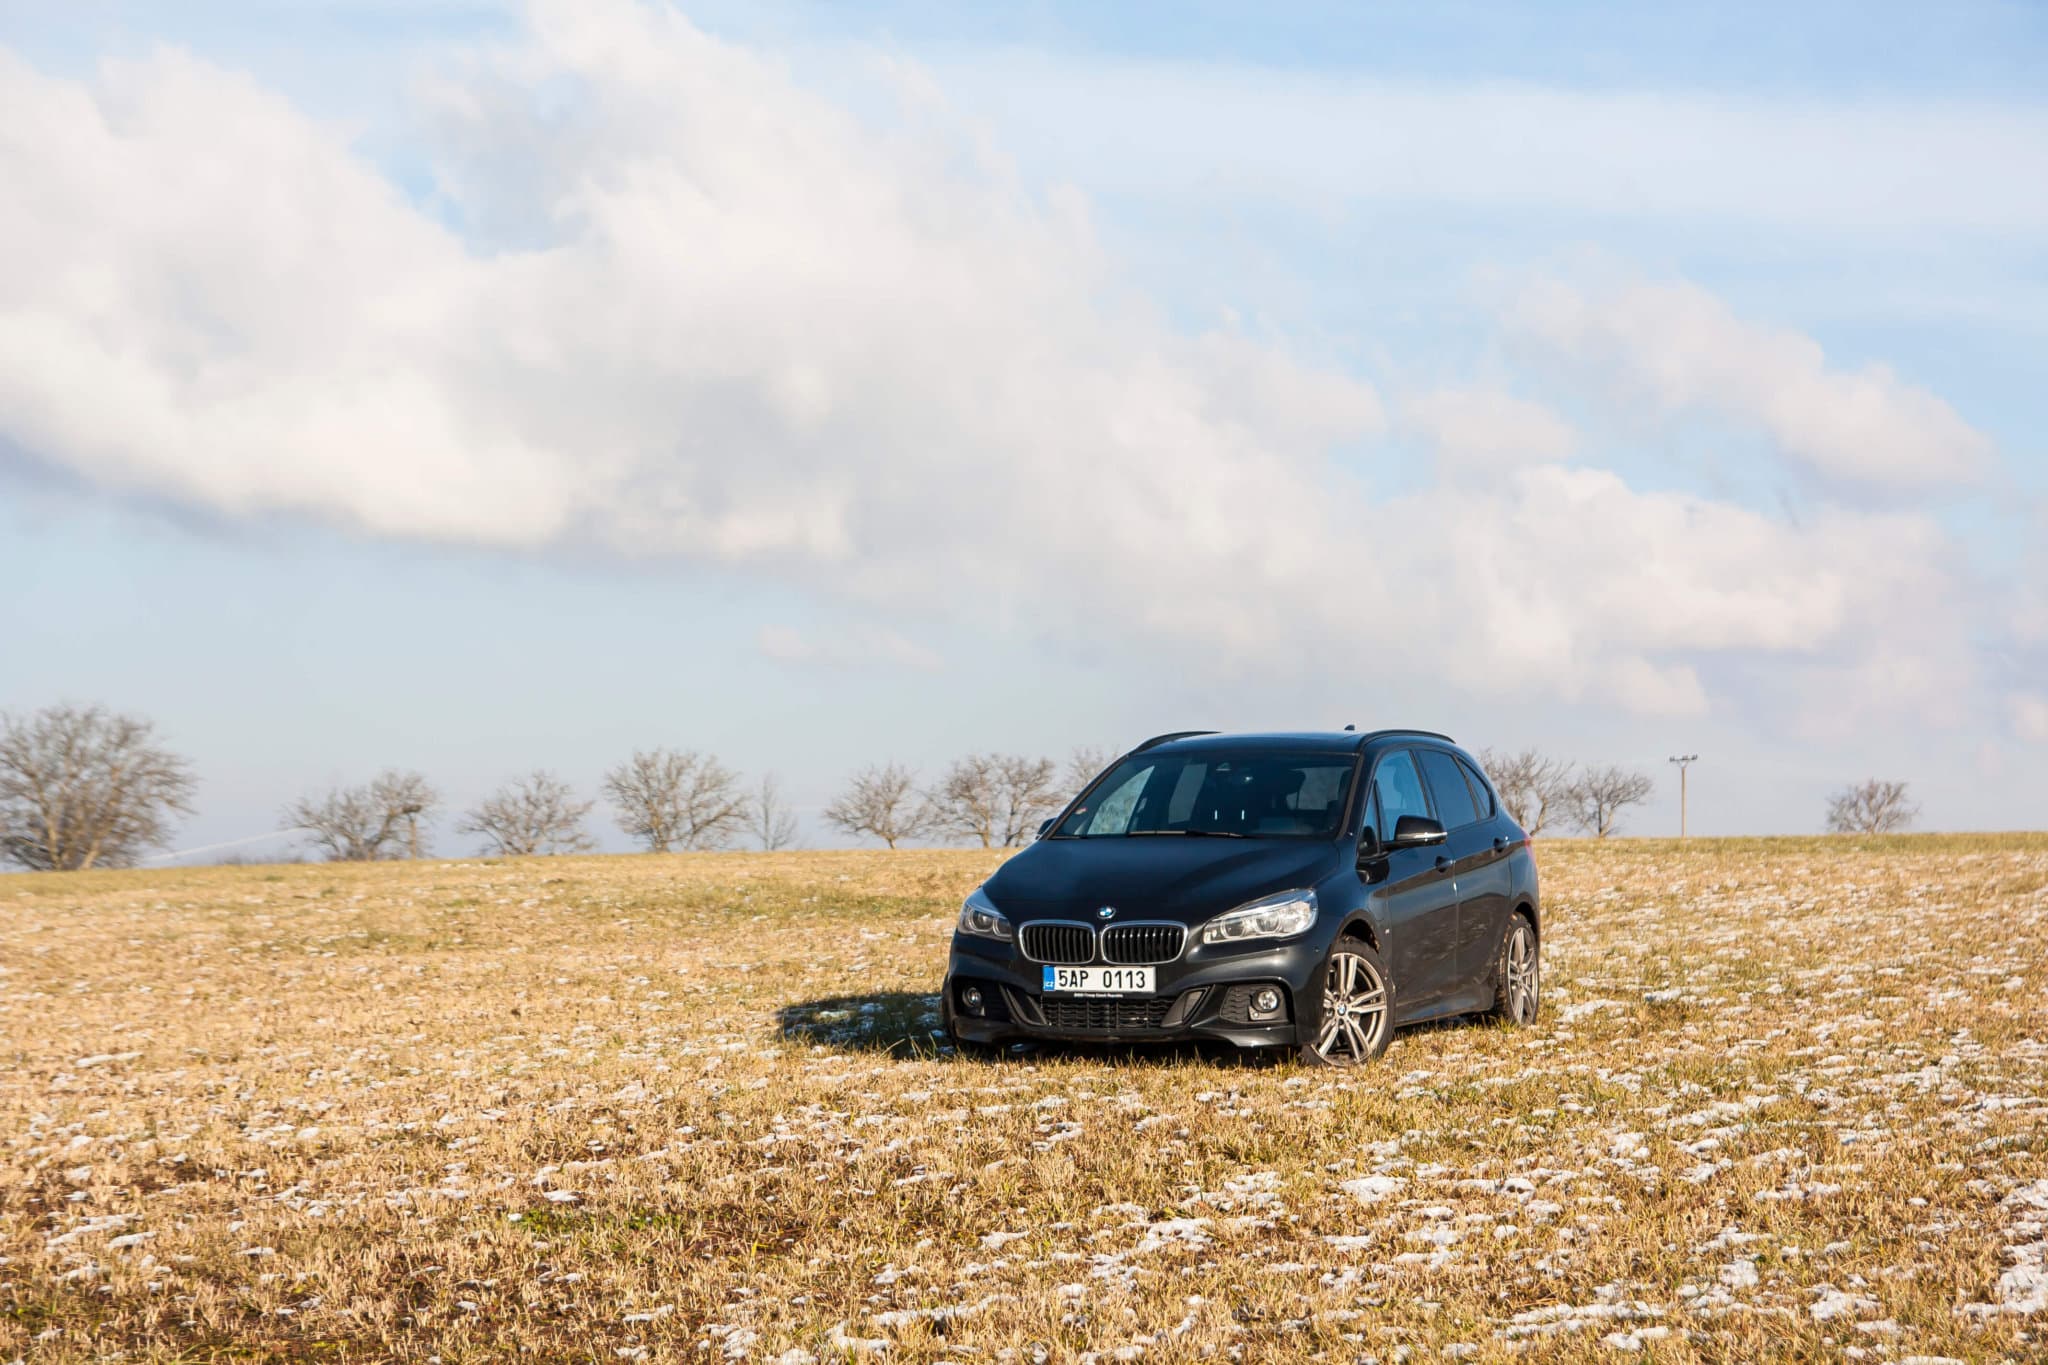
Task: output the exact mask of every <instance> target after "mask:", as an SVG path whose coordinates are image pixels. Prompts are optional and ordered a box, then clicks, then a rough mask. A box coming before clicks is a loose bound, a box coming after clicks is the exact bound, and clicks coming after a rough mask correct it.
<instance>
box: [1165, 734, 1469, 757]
mask: <svg viewBox="0 0 2048 1365" xmlns="http://www.w3.org/2000/svg"><path fill="white" fill-rule="evenodd" d="M1396 736H1398V737H1400V738H1403V739H1434V740H1441V741H1442V742H1444V743H1446V744H1451V743H1455V741H1453V740H1452V739H1451V737H1450V736H1449V735H1440V734H1437V733H1436V732H1435V731H1433V730H1369V731H1365V732H1363V733H1361V732H1359V731H1356V730H1264V731H1253V732H1249V733H1240V734H1227V733H1220V732H1217V731H1209V730H1192V731H1185V730H1184V731H1177V732H1174V733H1172V734H1167V735H1160V736H1157V737H1155V738H1153V739H1150V740H1147V741H1146V742H1145V743H1143V744H1141V745H1139V746H1138V748H1139V749H1141V750H1145V751H1148V752H1149V751H1151V750H1154V749H1171V750H1174V751H1176V752H1200V751H1203V750H1215V749H1228V750H1231V751H1232V752H1234V753H1243V752H1245V751H1246V750H1251V751H1253V752H1258V751H1260V750H1264V751H1267V752H1271V753H1283V752H1284V753H1333V754H1351V753H1357V752H1358V751H1359V750H1360V749H1362V748H1364V747H1365V745H1366V744H1367V743H1369V742H1371V741H1373V740H1380V739H1389V738H1393V737H1396ZM1134 752H1135V751H1134Z"/></svg>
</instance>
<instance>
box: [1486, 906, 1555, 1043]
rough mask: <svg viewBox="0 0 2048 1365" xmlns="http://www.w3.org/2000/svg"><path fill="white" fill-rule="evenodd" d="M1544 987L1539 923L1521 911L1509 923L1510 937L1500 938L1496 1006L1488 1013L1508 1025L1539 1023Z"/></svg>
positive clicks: (1494, 976) (1496, 977) (1495, 983)
mask: <svg viewBox="0 0 2048 1365" xmlns="http://www.w3.org/2000/svg"><path fill="white" fill-rule="evenodd" d="M1542 986H1543V961H1542V958H1541V956H1540V955H1539V949H1538V947H1537V943H1536V926H1534V925H1532V924H1531V923H1529V921H1528V920H1527V919H1526V918H1524V917H1523V916H1522V915H1520V914H1517V915H1516V916H1515V917H1514V919H1513V920H1511V921H1510V922H1509V924H1508V932H1507V937H1505V938H1503V939H1502V940H1501V941H1500V961H1498V962H1497V963H1495V964H1494V969H1493V1008H1492V1009H1490V1010H1488V1011H1487V1016H1488V1017H1489V1018H1493V1019H1499V1020H1501V1021H1502V1022H1503V1023H1508V1024H1516V1025H1528V1024H1533V1023H1535V1022H1536V1013H1537V1010H1538V1009H1539V1008H1540V1007H1541V1002H1540V999H1539V993H1540V992H1541V990H1542Z"/></svg>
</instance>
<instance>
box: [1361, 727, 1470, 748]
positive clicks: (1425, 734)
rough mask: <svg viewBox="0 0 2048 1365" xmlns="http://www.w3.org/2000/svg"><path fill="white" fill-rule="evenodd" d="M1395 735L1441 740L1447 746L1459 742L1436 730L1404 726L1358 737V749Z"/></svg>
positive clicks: (1371, 732)
mask: <svg viewBox="0 0 2048 1365" xmlns="http://www.w3.org/2000/svg"><path fill="white" fill-rule="evenodd" d="M1394 735H1417V736H1420V737H1421V738H1423V739H1440V740H1442V741H1443V742H1444V743H1446V744H1456V743H1457V742H1458V741H1457V740H1455V739H1452V738H1451V737H1450V736H1449V735H1445V734H1439V733H1438V732H1437V731H1435V730H1411V729H1408V728H1406V727H1405V726H1403V727H1396V728H1395V729H1392V730H1371V731H1368V732H1367V733H1365V734H1362V735H1360V736H1359V737H1358V747H1359V748H1361V749H1363V748H1364V747H1365V746H1366V745H1368V744H1370V743H1372V742H1373V741H1374V740H1376V739H1387V738H1390V737H1392V736H1394Z"/></svg>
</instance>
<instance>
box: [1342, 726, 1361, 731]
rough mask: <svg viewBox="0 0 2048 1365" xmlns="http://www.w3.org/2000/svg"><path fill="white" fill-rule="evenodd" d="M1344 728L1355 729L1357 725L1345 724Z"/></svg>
mask: <svg viewBox="0 0 2048 1365" xmlns="http://www.w3.org/2000/svg"><path fill="white" fill-rule="evenodd" d="M1344 728H1345V729H1347V730H1356V729H1357V728H1358V727H1357V726H1356V725H1347V726H1345V727H1344Z"/></svg>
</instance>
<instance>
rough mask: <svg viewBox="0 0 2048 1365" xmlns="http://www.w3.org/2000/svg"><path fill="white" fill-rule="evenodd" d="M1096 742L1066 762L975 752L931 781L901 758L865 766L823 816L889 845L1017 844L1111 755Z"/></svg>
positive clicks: (845, 829)
mask: <svg viewBox="0 0 2048 1365" xmlns="http://www.w3.org/2000/svg"><path fill="white" fill-rule="evenodd" d="M1107 761H1108V760H1107V759H1106V758H1105V757H1104V755H1103V754H1102V752H1101V751H1100V750H1097V749H1076V750H1075V751H1074V752H1073V754H1072V755H1071V756H1070V757H1069V758H1068V760H1067V762H1066V765H1065V767H1064V768H1062V767H1061V766H1060V765H1058V764H1055V763H1054V762H1053V761H1052V760H1051V759H1049V758H1031V757H1027V756H1026V755H1023V754H969V755H968V756H967V757H965V758H963V759H960V760H958V761H957V762H955V763H954V764H953V766H952V767H950V768H948V769H947V770H946V771H945V772H944V773H943V774H941V775H940V777H939V779H938V781H936V782H933V783H931V784H930V785H929V786H926V785H921V784H920V783H919V781H918V777H917V774H916V773H915V772H914V771H912V770H911V769H909V768H905V767H903V766H901V765H900V764H895V763H885V764H882V765H880V766H873V767H867V768H863V769H861V770H860V771H859V772H857V773H855V774H854V775H853V780H852V781H851V782H849V783H848V784H847V787H846V789H845V790H844V791H842V792H841V793H840V794H839V795H838V796H837V797H835V798H834V799H833V801H832V804H831V805H829V806H827V807H826V808H825V821H826V823H827V824H829V825H831V826H832V827H833V828H834V829H838V830H841V831H843V832H845V833H847V834H851V835H854V836H856V837H863V838H871V839H880V840H881V841H882V842H883V843H885V844H887V845H888V846H889V847H890V848H894V847H896V846H897V845H898V844H899V843H901V842H903V841H904V840H906V839H929V838H940V839H976V840H979V841H980V842H981V846H982V847H983V848H1014V847H1016V846H1017V845H1018V844H1022V843H1024V842H1025V841H1027V840H1028V839H1030V838H1031V836H1032V835H1033V834H1034V833H1035V832H1036V831H1037V829H1038V826H1039V825H1040V824H1041V823H1042V822H1043V821H1045V820H1046V819H1048V818H1049V817H1051V816H1052V815H1054V814H1056V813H1058V811H1059V809H1060V807H1062V806H1064V805H1066V803H1067V800H1068V798H1070V797H1072V796H1073V795H1074V794H1075V793H1076V792H1078V791H1080V790H1081V788H1082V787H1084V786H1086V785H1087V784H1088V783H1089V782H1090V781H1091V780H1093V779H1094V777H1095V776H1096V774H1097V773H1099V772H1101V771H1102V768H1103V767H1104V765H1105V764H1106V763H1107Z"/></svg>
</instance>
